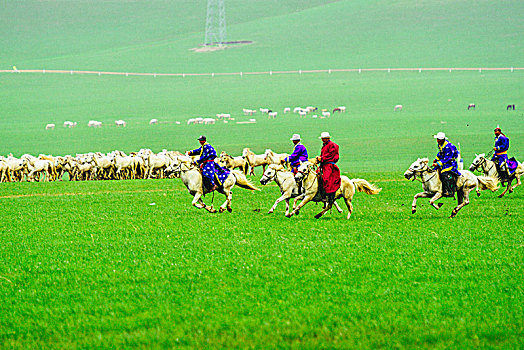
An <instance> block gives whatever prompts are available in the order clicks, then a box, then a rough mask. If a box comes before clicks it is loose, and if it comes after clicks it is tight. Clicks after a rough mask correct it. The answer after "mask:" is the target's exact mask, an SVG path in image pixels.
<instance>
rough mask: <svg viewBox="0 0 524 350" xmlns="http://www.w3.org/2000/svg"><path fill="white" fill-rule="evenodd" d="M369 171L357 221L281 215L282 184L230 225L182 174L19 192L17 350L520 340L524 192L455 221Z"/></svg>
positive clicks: (12, 244) (14, 217)
mask: <svg viewBox="0 0 524 350" xmlns="http://www.w3.org/2000/svg"><path fill="white" fill-rule="evenodd" d="M360 175H362V176H363V177H366V178H367V179H369V180H370V181H373V182H375V183H376V184H378V185H379V186H381V187H383V192H382V193H381V194H380V195H379V196H373V197H372V196H366V195H364V194H357V196H356V197H355V201H354V204H355V208H356V209H355V213H354V215H353V217H352V218H351V220H349V221H346V220H345V219H344V216H343V215H340V214H338V213H335V212H332V213H329V214H328V215H327V216H326V218H324V219H322V220H320V221H313V220H314V219H312V216H313V214H314V213H316V212H317V211H318V210H319V208H318V207H315V206H313V205H312V206H309V207H306V208H305V210H303V211H302V212H301V215H300V216H298V217H295V218H292V219H286V218H284V216H283V207H280V209H277V212H276V213H275V214H273V215H269V214H266V213H265V212H266V210H267V209H268V207H269V206H270V205H271V203H272V201H273V200H274V199H275V198H276V197H277V196H278V194H277V193H278V189H277V188H276V187H274V186H270V187H267V188H264V190H263V192H261V193H256V194H251V193H248V192H247V191H243V190H239V189H237V190H236V191H235V198H234V211H233V213H232V214H225V215H221V216H218V215H209V214H208V213H205V212H203V211H198V210H196V209H194V208H191V207H190V206H189V201H190V197H189V196H188V195H187V193H186V192H185V189H184V188H183V186H182V184H181V183H180V182H179V181H178V180H177V181H175V180H157V181H123V182H105V183H102V182H97V183H93V182H91V183H68V182H63V183H50V184H28V183H22V184H3V186H2V190H3V193H4V195H28V196H27V197H14V198H2V199H0V200H1V201H2V206H3V209H2V220H0V230H1V232H2V240H3V242H4V243H3V244H2V245H1V247H0V252H1V256H2V257H3V260H4V262H5V263H4V264H3V265H2V268H1V271H0V276H2V281H0V293H1V294H0V295H2V300H3V302H2V304H1V305H2V306H1V308H2V315H3V316H2V317H1V318H0V329H1V330H2V333H1V334H2V336H1V339H2V343H1V344H2V347H15V348H27V347H41V346H45V347H57V348H63V347H101V348H112V347H138V346H139V347H142V346H148V347H165V346H167V347H178V346H188V347H209V346H211V347H288V346H291V347H308V348H311V347H315V348H318V347H335V348H338V347H340V348H348V347H366V348H367V347H372V348H376V347H388V348H389V347H431V348H434V347H437V348H447V347H459V348H474V347H478V346H481V347H501V348H518V347H520V345H521V339H522V332H523V328H522V324H523V323H522V316H523V306H522V305H523V303H522V297H523V292H522V288H521V286H522V272H523V271H522V252H521V250H522V245H523V242H522V233H523V231H522V211H523V207H524V196H523V195H522V191H517V192H516V193H515V194H514V195H512V196H511V197H509V198H506V199H504V200H499V199H497V198H496V197H495V196H494V195H493V194H486V193H484V194H483V195H482V197H480V198H478V199H477V198H475V199H473V203H472V204H471V205H470V206H469V207H467V208H465V209H464V211H463V212H461V213H460V215H459V217H458V218H457V219H456V220H454V221H450V220H449V219H447V214H448V213H449V211H450V209H451V203H450V201H446V205H445V206H444V207H443V209H442V210H441V211H435V210H434V209H431V208H429V207H428V206H427V204H426V203H423V202H421V204H422V206H420V207H419V212H418V213H417V214H416V215H411V214H410V213H409V211H410V207H409V203H410V201H411V195H412V194H413V193H415V192H416V191H418V190H419V184H418V183H409V182H407V181H406V182H404V181H402V180H400V179H398V176H397V175H396V174H384V175H377V174H360ZM392 180H393V181H392ZM397 180H398V181H397ZM401 181H402V182H401ZM73 193H74V194H75V195H73ZM63 194H69V195H63ZM206 200H207V201H208V202H210V201H211V198H209V197H208V198H206ZM219 200H221V198H219V197H215V198H214V202H215V205H217V204H218V203H219ZM151 203H155V205H151ZM8 219H9V220H8Z"/></svg>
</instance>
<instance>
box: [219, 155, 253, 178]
mask: <svg viewBox="0 0 524 350" xmlns="http://www.w3.org/2000/svg"><path fill="white" fill-rule="evenodd" d="M218 165H220V166H222V167H226V168H228V169H236V168H239V169H240V170H242V172H243V173H244V174H246V175H247V170H248V168H249V164H248V163H247V160H246V158H244V157H232V156H230V155H229V154H227V153H226V152H222V153H220V157H219V158H218Z"/></svg>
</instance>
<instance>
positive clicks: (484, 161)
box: [475, 157, 495, 174]
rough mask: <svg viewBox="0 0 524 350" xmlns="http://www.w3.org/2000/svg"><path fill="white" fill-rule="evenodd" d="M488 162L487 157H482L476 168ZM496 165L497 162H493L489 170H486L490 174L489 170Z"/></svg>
mask: <svg viewBox="0 0 524 350" xmlns="http://www.w3.org/2000/svg"><path fill="white" fill-rule="evenodd" d="M487 162H488V160H487V158H486V157H482V158H481V160H480V161H479V162H478V164H477V165H475V170H479V167H481V166H482V165H484V164H486V163H487ZM494 166H495V162H493V165H492V166H491V167H490V168H489V169H488V170H486V173H487V174H489V172H490V171H491V169H493V167H494Z"/></svg>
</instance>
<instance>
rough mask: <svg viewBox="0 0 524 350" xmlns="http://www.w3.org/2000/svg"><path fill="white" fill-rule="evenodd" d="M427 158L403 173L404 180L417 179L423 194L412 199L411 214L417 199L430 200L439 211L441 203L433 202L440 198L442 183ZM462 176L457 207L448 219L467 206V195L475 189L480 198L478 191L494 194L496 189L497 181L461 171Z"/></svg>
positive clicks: (420, 159) (415, 208) (419, 160)
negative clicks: (487, 191)
mask: <svg viewBox="0 0 524 350" xmlns="http://www.w3.org/2000/svg"><path fill="white" fill-rule="evenodd" d="M428 162H429V160H428V158H419V159H417V160H416V161H414V162H413V164H411V165H410V167H409V168H408V170H406V172H405V173H404V177H405V178H406V179H408V180H409V179H413V181H414V180H415V179H416V178H417V177H418V178H419V179H420V182H421V183H422V188H423V190H424V191H423V192H420V193H417V194H416V195H415V196H414V197H413V203H412V204H411V213H413V214H414V213H415V212H416V211H417V198H431V199H430V200H429V204H431V205H432V206H433V207H434V208H435V209H440V207H441V206H442V205H443V203H438V204H436V203H435V202H436V201H437V200H438V199H439V198H441V197H442V182H441V181H440V177H439V173H438V171H436V170H432V169H430V168H429V166H428ZM460 172H461V174H462V175H460V176H459V178H458V180H457V202H458V204H457V206H456V207H455V208H454V209H453V210H452V212H451V215H450V218H454V217H455V216H456V215H457V213H458V212H459V210H460V209H462V208H463V207H464V206H466V205H468V204H469V193H470V192H471V191H472V190H473V189H476V191H477V195H478V196H480V190H486V189H488V190H490V191H492V192H495V191H496V190H497V189H498V188H499V187H498V181H497V180H495V179H493V178H491V177H485V176H475V174H473V173H472V172H470V171H467V170H461V171H460Z"/></svg>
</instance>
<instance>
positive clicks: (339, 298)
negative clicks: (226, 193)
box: [0, 0, 524, 349]
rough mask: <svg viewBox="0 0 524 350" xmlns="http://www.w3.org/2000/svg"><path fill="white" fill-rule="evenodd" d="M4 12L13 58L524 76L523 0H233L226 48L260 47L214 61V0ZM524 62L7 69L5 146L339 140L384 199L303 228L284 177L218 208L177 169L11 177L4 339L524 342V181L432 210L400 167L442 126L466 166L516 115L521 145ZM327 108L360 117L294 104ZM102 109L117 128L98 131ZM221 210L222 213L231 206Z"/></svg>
mask: <svg viewBox="0 0 524 350" xmlns="http://www.w3.org/2000/svg"><path fill="white" fill-rule="evenodd" d="M95 4H96V6H93V5H95ZM2 6H3V7H4V11H2V13H1V14H0V19H1V20H0V29H1V30H2V33H3V35H2V36H0V47H2V50H0V69H10V68H11V66H12V65H17V66H18V68H19V69H29V68H36V69H41V68H46V69H94V70H115V71H143V72H181V73H182V72H213V71H214V72H238V71H266V70H270V69H273V70H288V69H289V70H291V69H293V70H294V69H317V68H359V67H362V68H366V67H367V68H375V67H410V66H411V67H432V66H440V67H459V66H463V67H472V66H473V67H474V66H484V67H497V66H507V67H509V66H524V45H523V42H522V40H520V38H521V37H522V36H523V35H524V27H523V25H524V24H523V22H522V21H521V20H520V18H519V17H518V16H517V14H518V13H522V10H523V3H522V2H520V1H504V2H500V3H493V2H489V1H467V2H466V1H418V2H412V1H395V2H386V1H316V0H311V1H289V0H286V1H264V2H262V1H228V2H227V6H228V9H227V12H228V33H229V36H228V38H229V39H230V40H242V39H245V40H253V41H255V43H254V44H252V45H248V46H245V47H242V48H240V47H238V48H231V49H227V50H223V51H218V52H213V53H206V54H197V53H194V52H192V51H189V50H188V49H190V48H193V47H196V46H198V45H199V44H200V43H201V41H202V38H203V33H202V30H203V27H204V19H205V18H204V15H203V13H204V12H205V2H195V1H187V2H186V1H176V2H173V1H163V0H156V1H148V2H142V1H96V2H93V1H89V2H88V1H24V2H7V1H4V2H3V3H2ZM523 74H524V72H521V71H514V72H509V71H505V72H485V71H483V72H478V71H475V72H452V73H449V72H422V73H418V72H391V73H387V72H375V73H371V72H366V73H362V74H358V73H336V74H335V73H334V74H311V75H306V74H303V75H298V74H297V75H272V76H244V77H243V78H240V77H215V78H211V77H186V78H173V77H170V78H167V77H162V78H161V77H157V78H152V77H108V76H101V77H98V76H79V75H50V74H1V75H0V100H1V101H2V105H1V107H0V154H1V155H7V154H8V153H13V154H14V155H16V156H20V155H22V154H23V153H31V154H39V153H46V154H54V155H65V154H75V153H83V152H90V151H101V152H108V151H111V150H114V149H120V150H123V151H125V152H130V151H135V150H138V149H140V148H142V147H147V148H151V149H153V150H154V151H160V150H161V149H164V148H167V149H172V150H180V151H183V150H186V149H189V148H195V147H196V141H195V138H196V137H197V136H198V135H200V134H206V135H207V136H208V138H209V139H210V141H211V142H212V144H213V145H214V146H215V147H216V148H217V150H219V151H222V150H225V151H227V152H229V153H231V154H234V155H237V154H239V153H240V152H241V150H242V148H243V147H251V148H252V149H254V150H255V151H256V152H262V151H263V150H264V149H266V148H272V149H273V150H275V151H279V152H289V151H290V150H291V143H290V141H288V140H289V137H290V136H291V134H293V133H297V132H298V133H300V134H301V135H302V138H303V141H304V144H305V145H306V146H307V147H308V150H309V151H310V153H311V154H312V155H316V154H317V153H318V152H319V149H320V142H319V140H318V135H319V134H320V132H321V131H330V132H331V134H332V135H333V139H334V141H335V142H337V143H338V144H339V145H340V146H341V160H340V162H339V166H340V168H341V170H342V172H343V173H344V174H346V175H348V176H350V177H362V178H365V179H367V180H369V181H370V182H373V183H375V184H377V185H378V186H379V187H382V188H383V191H382V192H381V193H380V194H379V195H378V196H367V195H364V194H362V193H359V194H357V195H356V196H355V199H354V206H355V211H354V214H353V216H352V217H351V219H350V220H349V221H348V220H345V215H344V214H338V213H336V212H334V211H333V212H330V213H328V214H327V215H326V216H325V217H324V218H323V219H321V220H318V221H317V220H314V219H313V215H314V214H316V213H317V212H318V211H319V210H320V208H319V207H317V206H315V205H308V206H306V207H305V208H304V210H302V211H301V214H300V215H299V216H298V217H293V218H291V219H287V218H285V217H284V216H283V211H284V210H283V206H281V207H279V208H277V211H276V212H275V213H274V214H272V215H269V214H266V213H267V210H268V209H269V207H270V206H271V205H272V203H273V201H274V200H275V199H276V198H277V197H278V195H279V192H278V188H277V187H275V186H274V185H270V186H266V187H264V188H263V190H262V191H261V192H257V193H254V194H253V193H249V192H247V191H244V190H242V189H235V190H234V198H233V209H234V210H233V212H232V213H224V214H220V215H219V214H216V215H211V214H209V213H206V212H203V211H199V210H197V209H195V208H192V207H190V199H191V198H190V197H189V195H188V194H187V192H186V190H185V188H184V187H183V185H182V183H181V182H180V180H173V179H171V180H147V181H146V180H136V181H109V182H67V181H63V182H56V183H2V184H0V207H1V210H0V257H1V258H2V261H3V263H2V264H1V265H0V301H1V303H0V347H2V348H24V349H26V348H137V347H140V348H146V347H147V348H173V347H185V348H208V347H212V348H221V347H223V348H232V347H241V348H275V347H279V348H287V347H292V348H299V347H300V348H379V347H380V348H460V349H464V348H478V347H481V348H503V349H519V348H522V346H523V341H522V339H523V337H524V327H523V324H524V307H523V305H524V302H523V298H524V292H523V288H524V283H523V278H522V276H523V272H524V271H523V268H524V264H523V263H524V261H523V253H522V249H523V247H524V242H523V238H524V235H523V234H524V231H523V225H522V223H523V220H522V214H523V213H524V194H523V193H524V192H523V189H522V188H517V190H516V191H515V193H513V194H511V195H508V196H506V197H505V198H503V199H498V198H497V197H496V194H493V193H483V194H482V196H481V197H480V198H476V197H475V198H472V203H471V204H470V205H469V206H467V207H466V208H464V209H463V210H462V211H461V212H460V213H459V215H458V217H457V218H456V219H454V220H449V219H448V218H447V217H448V215H449V213H450V211H451V208H452V200H449V199H445V200H443V202H444V203H445V205H444V207H443V208H442V209H441V210H439V211H437V210H435V209H433V208H430V207H429V206H428V205H427V201H425V200H421V201H420V202H419V207H418V212H417V213H416V214H415V215H412V214H411V213H410V204H411V200H412V196H413V194H414V193H416V192H419V191H420V184H419V183H418V182H408V181H406V180H404V179H403V178H402V176H401V174H402V173H403V171H404V170H405V169H406V168H407V167H408V166H409V164H410V163H411V162H412V161H414V160H415V159H416V158H417V157H422V156H428V157H432V156H433V155H434V154H435V153H436V146H435V142H434V140H433V138H432V135H433V134H435V133H436V132H438V131H444V132H446V134H447V135H448V136H449V137H450V139H451V140H452V141H454V142H456V143H460V144H461V151H462V155H463V157H464V159H465V165H466V166H467V165H468V162H469V161H471V160H472V159H473V155H474V153H480V152H487V151H488V150H490V149H491V147H492V143H493V138H492V137H493V134H492V130H493V128H494V127H495V126H496V125H500V126H501V127H502V128H503V130H504V131H505V133H506V134H507V135H508V136H509V137H510V138H511V151H510V153H511V155H515V156H516V157H517V158H518V159H520V160H522V159H524V154H523V153H522V150H523V146H524V144H523V142H524V141H522V140H523V138H524V128H523V126H522V125H523V124H522V120H523V119H522V118H523V114H522V113H523V112H522V106H523V102H522V101H524V86H523V85H524V79H523ZM399 103H400V104H403V105H404V110H403V111H402V112H400V113H399V112H396V113H395V112H393V106H394V105H396V104H399ZM469 103H475V104H476V105H477V109H476V110H475V111H467V110H466V106H467V105H468V104H469ZM512 103H515V104H516V105H517V110H516V111H514V112H513V111H512V112H507V111H506V110H505V107H506V105H507V104H512ZM307 105H314V106H318V107H320V108H329V109H331V108H333V107H334V106H338V105H345V106H347V108H348V111H347V112H346V113H345V114H337V115H336V116H333V117H332V118H329V119H322V120H321V119H316V120H313V119H303V120H300V119H299V118H298V117H297V116H296V115H283V114H282V110H283V108H284V107H295V106H307ZM258 107H269V108H272V109H273V110H275V111H278V112H280V114H279V116H278V118H277V119H276V120H268V119H266V118H263V117H261V116H257V117H256V118H257V123H256V124H250V125H237V124H234V123H228V124H222V123H219V124H217V125H210V126H201V125H186V123H185V121H186V120H187V119H188V118H190V117H195V116H212V115H215V114H216V113H219V112H226V113H227V112H228V113H231V114H232V115H233V117H234V118H235V119H236V120H244V119H247V117H245V116H243V115H242V114H241V111H242V108H258ZM151 118H158V119H159V120H160V121H161V123H160V124H159V125H156V126H149V125H148V121H149V120H150V119H151ZM90 119H97V120H101V121H102V122H103V123H104V127H103V128H102V129H97V130H93V129H89V128H87V121H88V120H90ZM115 119H125V120H126V121H127V122H128V126H127V128H125V129H123V128H121V129H118V128H116V127H114V126H113V122H114V120H115ZM65 120H73V121H77V122H78V123H79V125H78V127H77V128H75V129H64V128H62V127H61V124H62V123H63V121H65ZM176 121H180V122H181V124H180V125H178V124H176V123H175V122H176ZM47 123H56V124H57V127H56V129H55V130H45V129H44V126H45V124H47ZM258 175H260V172H259V173H258ZM259 177H260V176H257V177H253V178H252V180H253V181H254V182H255V183H257V182H258V179H259ZM259 187H260V185H259ZM205 200H206V202H208V203H210V202H211V201H213V203H214V205H215V207H216V206H217V205H219V204H221V201H222V196H215V197H214V199H213V198H212V197H211V196H207V197H206V199H205ZM281 205H282V204H281Z"/></svg>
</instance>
